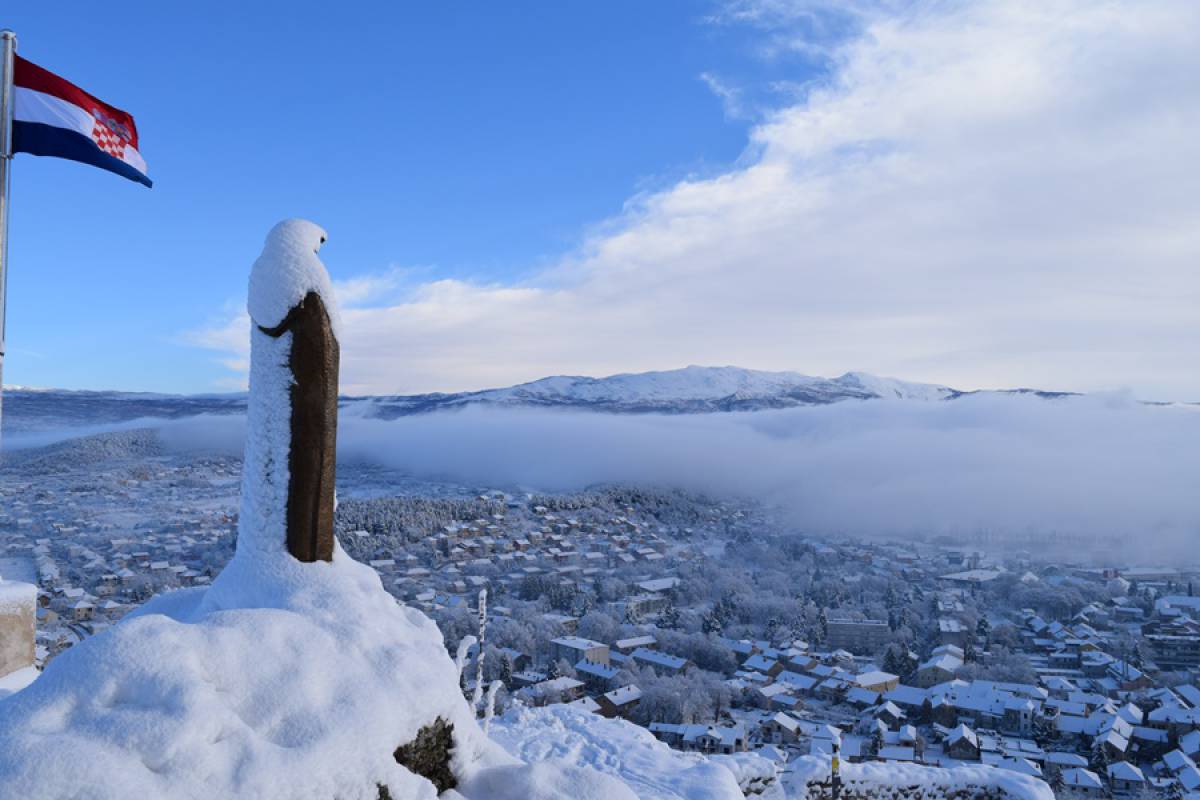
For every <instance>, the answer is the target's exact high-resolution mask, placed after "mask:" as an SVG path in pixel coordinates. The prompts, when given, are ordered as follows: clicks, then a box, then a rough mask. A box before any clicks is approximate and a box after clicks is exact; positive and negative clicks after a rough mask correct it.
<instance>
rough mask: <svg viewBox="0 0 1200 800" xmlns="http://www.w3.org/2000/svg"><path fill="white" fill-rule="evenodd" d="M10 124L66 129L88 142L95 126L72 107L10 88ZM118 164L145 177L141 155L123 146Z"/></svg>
mask: <svg viewBox="0 0 1200 800" xmlns="http://www.w3.org/2000/svg"><path fill="white" fill-rule="evenodd" d="M13 120H14V121H19V122H41V123H43V124H45V125H53V126H54V127H55V128H66V129H67V130H70V131H75V132H76V133H81V134H83V135H84V136H86V137H87V138H89V139H91V138H92V128H93V127H95V125H96V120H95V118H94V117H92V115H91V114H89V113H88V112H87V111H85V110H84V109H82V108H80V107H79V106H77V105H75V104H74V103H68V102H67V101H66V100H63V99H62V98H61V97H55V96H54V95H52V94H46V93H45V92H38V91H34V90H33V89H26V88H24V87H22V86H14V87H13ZM122 161H124V162H125V163H126V164H128V165H129V166H131V167H133V168H134V169H136V170H137V171H138V172H140V173H142V174H143V175H145V174H146V161H145V159H143V158H142V154H141V153H139V152H138V151H137V150H135V149H133V148H132V147H130V146H128V145H126V146H125V151H124V156H123V158H122Z"/></svg>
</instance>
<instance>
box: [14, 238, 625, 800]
mask: <svg viewBox="0 0 1200 800" xmlns="http://www.w3.org/2000/svg"><path fill="white" fill-rule="evenodd" d="M324 238H325V233H324V231H322V230H321V229H320V228H318V227H317V226H316V225H313V224H312V223H309V222H303V221H299V220H291V221H287V222H283V223H280V224H279V225H277V226H276V227H275V228H274V229H273V230H272V231H271V233H270V234H269V235H268V237H267V242H266V246H265V247H264V249H263V253H262V255H261V256H260V257H259V259H258V261H257V262H256V263H255V265H254V268H253V270H252V273H251V278H250V297H249V311H250V316H251V318H252V319H253V320H254V325H253V327H252V331H251V334H250V335H251V374H250V402H249V408H248V424H247V437H246V454H245V463H244V467H243V482H242V502H241V515H240V518H239V520H238V545H237V551H236V553H235V555H234V557H233V559H232V560H231V561H230V562H229V564H228V565H227V566H226V567H225V569H224V570H223V571H222V572H221V574H220V575H219V576H217V578H216V579H215V580H214V581H213V583H212V586H210V587H209V588H208V589H207V590H206V589H203V588H194V589H185V590H180V591H176V592H171V593H168V594H165V595H161V596H159V597H156V598H154V599H153V600H151V601H150V602H149V603H147V604H146V605H145V606H144V607H142V608H141V609H139V610H138V611H136V612H134V613H132V614H130V615H129V616H127V617H126V618H125V619H124V620H122V621H121V622H120V623H119V624H117V625H115V626H113V627H112V628H111V629H109V630H107V631H105V632H103V633H100V634H97V635H96V636H93V637H91V638H89V639H86V640H84V641H83V642H81V643H80V644H78V645H76V646H75V647H72V648H71V649H69V650H67V651H66V652H64V653H62V654H61V655H59V656H58V657H57V658H55V659H54V660H53V661H52V662H51V663H50V665H49V666H48V667H47V669H46V671H45V672H44V673H43V674H42V676H41V677H40V678H39V679H38V680H36V681H35V682H34V683H33V684H32V685H30V686H29V687H28V688H25V689H24V690H22V691H20V692H17V693H16V694H13V695H11V696H10V697H8V698H6V699H4V700H3V701H0V787H3V790H2V791H0V795H2V796H4V797H20V798H23V799H24V800H40V799H41V798H47V799H48V798H63V797H87V798H89V799H90V800H110V799H111V800H117V798H121V799H122V800H124V799H125V798H130V797H172V798H212V797H223V798H224V797H229V798H240V797H253V798H287V800H304V799H305V798H313V799H314V800H318V799H319V800H329V799H330V798H335V797H336V798H339V799H340V800H377V798H379V797H380V796H389V797H391V798H393V799H394V800H399V798H420V799H421V800H431V799H432V798H434V797H437V796H438V795H439V793H440V795H441V797H442V798H445V799H447V800H449V799H450V798H454V800H462V799H463V798H466V800H482V798H485V797H486V798H489V800H506V798H514V800H515V798H525V799H526V800H548V799H549V798H553V797H562V796H567V795H569V796H572V797H573V798H575V800H588V799H589V798H605V800H625V799H626V798H632V797H633V794H632V793H631V792H630V790H629V789H628V788H627V787H626V786H624V784H622V783H620V782H619V781H617V780H615V779H614V778H610V777H608V776H605V775H601V774H600V773H598V772H596V771H594V770H587V769H580V768H578V767H572V766H550V765H547V764H540V765H537V766H535V767H531V766H529V765H526V764H524V763H522V762H520V761H518V760H517V759H515V758H513V757H512V756H510V755H508V754H507V753H505V752H504V751H503V750H502V749H501V748H500V747H499V746H498V745H496V744H494V743H492V742H491V741H490V740H489V739H488V738H487V737H486V735H484V733H483V731H482V730H481V729H480V727H479V725H478V724H477V723H476V721H475V714H474V712H473V711H472V709H471V708H470V706H469V705H468V703H467V702H466V700H465V698H464V697H463V695H462V693H461V691H460V689H459V686H458V673H457V670H456V669H455V666H454V663H453V662H452V661H451V660H450V657H449V655H448V654H447V653H446V649H445V645H444V643H443V641H442V637H441V634H440V633H439V632H438V629H437V627H436V626H435V625H434V624H433V623H432V622H431V621H430V620H429V619H428V618H427V617H425V616H424V615H423V614H421V613H420V612H419V611H416V610H414V609H409V608H407V607H404V606H402V605H400V604H398V603H397V602H396V601H395V599H394V598H392V596H391V595H389V594H388V593H387V592H386V591H384V589H383V585H382V584H381V583H380V580H379V576H378V575H377V574H376V573H375V571H374V570H372V569H370V568H369V567H366V566H364V565H362V564H359V563H357V562H356V561H354V560H353V559H351V558H350V557H349V556H347V555H346V553H345V552H344V551H343V550H342V549H341V547H340V546H339V545H338V543H337V541H336V540H335V539H334V537H333V534H332V527H331V522H332V512H333V478H334V474H333V454H334V445H335V426H336V410H337V407H336V385H337V384H336V373H337V337H338V332H339V322H338V315H337V309H336V306H335V304H334V302H333V293H332V290H331V286H330V281H329V276H328V274H327V273H326V272H325V268H324V266H323V265H322V264H321V262H320V260H319V259H318V257H317V250H318V249H319V248H320V246H321V243H322V242H323V241H324ZM293 309H299V310H298V311H293ZM310 381H318V382H320V385H319V386H314V385H310ZM401 761H403V762H405V763H403V764H402V763H401ZM455 783H457V788H449V787H450V786H451V785H452V784H455Z"/></svg>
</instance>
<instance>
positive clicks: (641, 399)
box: [4, 366, 1062, 431]
mask: <svg viewBox="0 0 1200 800" xmlns="http://www.w3.org/2000/svg"><path fill="white" fill-rule="evenodd" d="M1013 391H1017V392H1032V391H1034V390H1025V389H1016V390H1013ZM1035 393H1036V394H1038V395H1041V396H1045V397H1052V396H1059V395H1060V394H1062V393H1059V392H1040V391H1038V392H1035ZM964 394H969V392H965V391H962V390H959V389H952V388H950V387H948V386H939V385H936V384H928V383H910V382H907V381H901V380H896V379H894V378H880V377H876V376H874V375H868V374H865V373H862V372H848V373H846V374H845V375H842V376H841V377H838V378H821V377H814V376H810V375H803V374H801V373H799V372H765V371H761V370H752V369H744V368H741V367H696V366H692V367H686V368H684V369H676V370H667V371H662V372H642V373H626V374H620V375H611V376H609V377H606V378H589V377H582V376H565V375H560V376H555V377H550V378H542V379H541V380H536V381H532V382H530V383H522V384H518V385H516V386H509V387H506V388H503V389H485V390H482V391H476V392H455V393H433V394H418V395H388V396H375V397H345V398H343V399H342V409H343V412H344V413H348V414H354V415H359V416H367V417H379V418H383V419H394V418H396V417H402V416H408V415H411V414H422V413H428V412H431V411H441V410H450V409H456V408H464V407H467V406H472V405H476V406H492V407H496V406H501V407H537V408H563V409H586V410H592V411H604V412H609V413H660V414H697V413H713V412H722V411H757V410H762V409H770V408H791V407H794V406H813V405H825V404H829V403H838V402H842V401H846V400H877V399H886V400H909V401H918V402H935V401H942V400H953V399H954V398H957V397H961V396H962V395H964ZM245 403H246V397H245V395H244V394H210V395H167V394H149V393H135V392H89V391H65V390H57V389H28V388H23V387H21V388H16V387H10V388H9V389H8V390H6V393H5V398H4V412H5V413H4V426H5V428H6V429H8V430H12V431H25V430H39V429H46V428H51V427H59V426H62V425H67V426H82V425H97V424H107V423H113V422H124V421H128V420H133V419H139V418H142V417H149V418H167V419H175V418H179V417H187V416H194V415H197V414H231V413H239V412H241V411H242V410H243V409H244V408H245Z"/></svg>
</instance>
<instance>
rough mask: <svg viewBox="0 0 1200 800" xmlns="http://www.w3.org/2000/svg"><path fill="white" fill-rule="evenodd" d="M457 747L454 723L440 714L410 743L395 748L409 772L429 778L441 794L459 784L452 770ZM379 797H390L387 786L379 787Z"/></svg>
mask: <svg viewBox="0 0 1200 800" xmlns="http://www.w3.org/2000/svg"><path fill="white" fill-rule="evenodd" d="M453 749H454V725H453V724H452V723H449V722H447V721H446V720H444V719H442V718H441V717H438V718H437V719H436V720H434V721H433V722H432V723H430V724H429V725H426V726H425V727H424V728H421V730H419V731H417V736H416V738H415V739H413V740H412V741H411V742H409V743H408V744H404V745H401V746H400V747H397V748H396V753H395V756H396V761H397V763H399V764H400V766H402V767H404V768H405V769H407V770H408V771H409V772H412V773H415V774H417V775H420V776H421V777H422V778H426V779H428V780H429V782H430V783H432V784H433V785H434V786H436V787H437V790H438V793H439V794H440V793H441V792H444V791H446V790H447V789H453V788H454V787H455V786H457V785H458V780H457V779H456V778H455V777H454V773H453V772H451V771H450V756H451V751H452V750H453ZM379 796H380V800H388V793H387V789H386V788H383V787H380V791H379Z"/></svg>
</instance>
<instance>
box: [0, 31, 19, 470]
mask: <svg viewBox="0 0 1200 800" xmlns="http://www.w3.org/2000/svg"><path fill="white" fill-rule="evenodd" d="M0 46H2V47H3V50H2V51H0V424H2V423H3V421H4V329H5V323H6V317H7V314H6V311H7V306H8V194H9V186H10V185H11V181H10V169H9V168H10V167H11V166H12V155H13V154H12V118H13V88H12V87H13V57H14V56H15V55H16V52H17V35H16V34H15V33H13V32H12V31H10V30H7V29H5V30H3V31H0ZM2 430H3V429H2V428H0V431H2ZM2 435H3V434H2V433H0V441H2ZM0 447H2V445H0ZM2 453H3V450H2V449H0V455H2Z"/></svg>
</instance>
